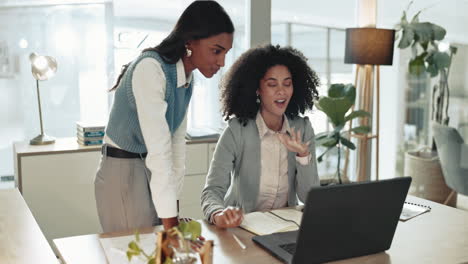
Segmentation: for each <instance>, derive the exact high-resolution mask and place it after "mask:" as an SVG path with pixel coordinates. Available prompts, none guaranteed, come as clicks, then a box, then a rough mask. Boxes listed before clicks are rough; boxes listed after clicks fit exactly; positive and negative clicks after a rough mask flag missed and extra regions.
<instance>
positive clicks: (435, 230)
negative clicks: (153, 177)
mask: <svg viewBox="0 0 468 264" xmlns="http://www.w3.org/2000/svg"><path fill="white" fill-rule="evenodd" d="M407 200H408V201H411V202H415V203H421V204H425V205H429V206H431V207H432V211H431V212H429V213H426V214H423V215H420V216H418V217H416V218H413V219H411V220H409V221H407V222H399V223H398V227H397V230H396V232H395V236H394V239H393V243H392V247H391V248H390V250H387V251H386V252H382V253H379V254H373V255H368V256H363V257H358V258H352V259H346V260H341V261H335V262H332V263H336V264H338V263H353V264H354V263H355V264H358V263H359V264H361V263H382V264H386V263H388V264H390V263H392V264H395V263H437V264H438V263H463V262H468V213H467V212H465V211H461V210H458V209H454V208H451V207H448V206H443V205H440V204H437V203H434V202H430V201H427V200H423V199H420V198H417V197H412V196H411V197H410V196H409V197H408V199H407ZM202 230H203V236H205V237H206V238H207V239H212V240H214V243H215V247H214V263H215V264H225V263H253V262H255V263H259V264H261V263H280V262H279V261H278V260H277V259H276V258H274V257H272V256H271V255H270V254H269V253H267V252H266V251H264V250H263V249H261V248H260V247H258V246H257V245H255V244H254V243H253V242H252V240H251V237H252V236H253V235H252V234H251V233H249V232H247V231H244V230H242V229H239V228H234V229H229V230H221V229H217V228H215V227H214V226H211V225H209V224H207V223H206V222H202ZM230 233H235V234H236V235H237V236H238V237H239V238H240V239H241V240H242V241H243V242H244V244H246V246H247V249H246V250H242V249H241V248H240V247H239V245H238V244H237V243H236V242H235V241H234V239H233V238H232V235H230ZM128 234H130V233H120V234H106V235H102V236H103V237H108V236H115V235H128ZM54 243H55V246H56V249H57V251H58V252H59V253H60V257H61V258H62V260H63V262H64V263H67V264H75V263H106V259H105V256H104V252H103V251H102V249H101V246H100V244H99V235H86V236H78V237H68V238H61V239H54ZM311 250H313V249H311Z"/></svg>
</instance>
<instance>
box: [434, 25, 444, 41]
mask: <svg viewBox="0 0 468 264" xmlns="http://www.w3.org/2000/svg"><path fill="white" fill-rule="evenodd" d="M431 26H432V32H433V37H432V39H433V40H443V39H444V38H445V34H447V31H446V30H445V28H443V27H441V26H439V25H436V24H432V25H431Z"/></svg>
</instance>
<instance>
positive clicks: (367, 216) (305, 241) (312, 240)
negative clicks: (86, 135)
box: [252, 177, 411, 264]
mask: <svg viewBox="0 0 468 264" xmlns="http://www.w3.org/2000/svg"><path fill="white" fill-rule="evenodd" d="M410 183H411V177H401V178H395V179H390V180H382V181H373V182H360V183H350V184H343V185H332V186H325V187H314V188H312V189H311V190H310V191H309V194H308V196H307V201H306V203H305V208H304V213H303V215H302V221H301V226H300V228H299V231H292V232H284V233H274V234H271V235H265V236H254V237H253V238H252V240H253V241H254V242H256V243H258V244H259V245H260V246H261V247H263V248H265V249H267V250H268V251H270V252H271V253H272V254H273V255H274V256H276V257H277V258H279V259H281V260H282V261H284V262H286V263H294V264H301V263H321V262H326V261H332V260H338V259H344V258H351V257H358V256H363V255H368V254H373V253H378V252H381V251H385V250H387V249H389V248H390V246H391V244H392V240H393V235H394V233H395V229H396V226H397V224H398V219H399V217H400V213H401V210H402V208H403V204H404V202H405V199H406V195H407V193H408V189H409V186H410Z"/></svg>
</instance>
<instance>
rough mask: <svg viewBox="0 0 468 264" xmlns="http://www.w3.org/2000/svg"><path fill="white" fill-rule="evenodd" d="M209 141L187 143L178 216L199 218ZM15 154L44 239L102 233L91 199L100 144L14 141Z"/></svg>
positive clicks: (23, 188)
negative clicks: (184, 173)
mask: <svg viewBox="0 0 468 264" xmlns="http://www.w3.org/2000/svg"><path fill="white" fill-rule="evenodd" d="M211 145H214V144H209V142H206V141H205V142H200V143H193V142H189V143H188V144H187V155H186V175H185V180H184V187H183V195H182V197H181V201H180V215H181V216H187V217H192V218H195V219H199V218H202V217H203V214H202V212H201V206H200V193H201V190H202V189H203V186H204V184H205V177H206V174H207V171H208V160H209V155H210V154H209V153H210V149H211ZM14 155H15V180H16V184H17V186H18V187H19V189H20V191H21V192H22V194H23V197H24V199H25V201H26V203H27V204H28V206H29V208H30V209H31V212H32V214H33V215H34V217H35V218H36V220H37V223H38V224H39V226H40V227H41V229H42V231H43V232H44V235H45V236H46V238H47V239H48V240H49V242H51V241H52V239H55V238H60V237H68V236H76V235H84V234H92V233H100V232H102V230H101V226H100V224H99V219H98V216H97V211H96V203H95V198H94V177H95V175H96V170H97V168H98V165H99V160H100V157H101V146H90V147H84V146H81V145H78V144H77V143H76V138H63V139H57V141H56V142H55V144H53V145H44V146H31V145H29V143H28V142H17V143H15V144H14Z"/></svg>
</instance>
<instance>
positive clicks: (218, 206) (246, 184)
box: [201, 117, 319, 221]
mask: <svg viewBox="0 0 468 264" xmlns="http://www.w3.org/2000/svg"><path fill="white" fill-rule="evenodd" d="M288 122H289V126H290V127H294V128H295V129H296V130H297V129H300V130H301V133H302V141H303V142H307V141H310V145H309V149H310V153H311V155H312V158H311V160H310V162H309V164H308V165H306V166H304V165H301V164H300V163H299V162H297V161H296V158H295V155H296V153H293V152H288V179H289V180H288V182H289V193H288V206H294V205H296V204H297V196H299V199H300V200H301V201H305V200H306V196H307V192H308V191H309V189H310V188H311V187H312V186H319V177H318V174H317V162H316V157H315V141H314V130H313V129H312V126H311V124H310V121H309V119H308V118H302V117H296V118H294V119H289V118H288ZM260 164H261V163H260V136H259V133H258V128H257V125H256V123H255V120H249V121H248V123H247V125H246V126H245V127H244V126H242V124H241V123H240V122H239V120H238V119H237V118H233V119H231V120H230V121H229V123H228V126H227V127H226V129H225V130H224V131H223V133H222V135H221V137H220V139H219V141H218V144H217V145H216V149H215V152H214V156H213V159H212V161H211V165H210V169H209V171H208V175H207V177H206V183H205V188H204V189H203V191H202V194H201V206H202V209H203V213H204V215H205V218H206V219H207V220H208V221H209V220H210V216H211V214H212V213H214V212H215V211H218V210H222V209H224V208H225V207H227V206H238V207H240V208H242V209H243V211H244V213H249V212H252V211H253V210H254V209H255V206H256V203H257V196H258V191H259V183H260V172H261V171H260V170H261V168H260V166H261V165H260Z"/></svg>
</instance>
